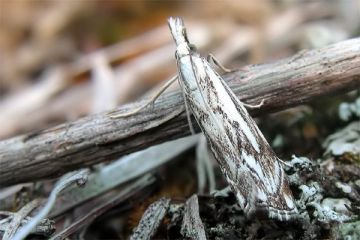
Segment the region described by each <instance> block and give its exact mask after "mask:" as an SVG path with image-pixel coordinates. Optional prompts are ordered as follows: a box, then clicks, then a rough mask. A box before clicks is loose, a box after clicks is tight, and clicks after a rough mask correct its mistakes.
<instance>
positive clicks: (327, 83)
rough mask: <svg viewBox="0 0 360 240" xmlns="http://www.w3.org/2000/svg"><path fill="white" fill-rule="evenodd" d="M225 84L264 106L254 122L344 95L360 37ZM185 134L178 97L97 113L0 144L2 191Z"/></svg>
mask: <svg viewBox="0 0 360 240" xmlns="http://www.w3.org/2000/svg"><path fill="white" fill-rule="evenodd" d="M224 78H225V80H226V81H227V82H228V83H229V85H230V86H231V88H232V90H233V91H234V92H235V94H236V95H237V96H238V97H239V98H240V99H241V100H243V101H244V102H247V103H250V104H256V103H259V102H260V101H261V100H262V99H264V100H265V103H264V105H263V107H261V109H253V110H251V114H252V115H253V116H259V115H261V114H266V113H269V112H274V111H278V110H281V109H285V108H289V107H292V106H295V105H299V104H302V103H305V102H309V101H311V100H312V99H314V98H317V97H319V96H323V95H331V94H336V93H340V92H345V91H348V90H351V89H355V88H357V87H360V38H356V39H352V40H347V41H343V42H340V43H338V44H334V45H330V46H327V47H324V48H322V49H318V50H312V51H304V52H301V53H299V54H297V55H295V56H293V57H291V58H288V59H283V60H280V61H277V62H274V63H270V64H262V65H251V66H248V67H247V68H245V69H243V70H242V71H237V72H233V73H230V74H227V75H225V76H224ZM143 103H144V102H143V101H141V102H137V103H134V104H129V105H126V106H123V107H121V108H119V110H118V111H119V112H124V111H129V110H131V109H133V108H134V107H137V106H139V105H141V104H143ZM189 134H190V133H189V127H188V123H187V121H186V114H185V112H184V103H183V99H182V95H181V93H180V92H179V91H177V92H172V93H168V94H164V95H163V96H161V97H160V98H159V99H158V100H157V101H156V103H155V105H154V107H149V108H148V109H146V110H144V111H141V112H140V113H138V114H136V115H134V116H131V117H127V118H122V119H111V118H109V117H108V116H106V115H105V114H98V115H93V116H88V117H86V118H82V119H79V120H77V121H75V122H70V123H67V124H62V125H59V126H57V127H54V128H50V129H47V130H44V131H40V132H35V133H31V134H27V135H22V136H18V137H14V138H11V139H8V140H4V141H1V142H0V186H6V185H11V184H15V183H19V182H26V181H35V180H38V179H42V178H48V177H55V176H58V175H60V174H63V173H64V172H67V171H70V170H73V169H76V168H80V167H85V166H90V165H93V164H95V163H99V162H103V161H109V160H113V159H115V158H118V157H119V156H121V155H124V154H127V153H131V152H134V151H138V150H140V149H143V148H146V147H149V146H151V145H154V144H157V143H161V142H165V141H169V140H171V139H176V138H179V137H183V136H186V135H189Z"/></svg>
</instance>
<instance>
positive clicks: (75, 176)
mask: <svg viewBox="0 0 360 240" xmlns="http://www.w3.org/2000/svg"><path fill="white" fill-rule="evenodd" d="M88 174H89V170H87V169H85V170H80V171H77V172H73V173H68V174H66V175H65V176H63V177H62V178H61V179H60V180H59V181H58V182H57V183H56V185H55V188H54V189H53V190H52V192H51V193H50V196H49V198H48V200H47V202H46V204H45V206H44V207H43V208H42V209H41V210H40V211H39V212H38V213H37V215H36V216H34V217H33V218H32V220H31V221H29V222H28V223H27V224H26V225H25V226H23V227H22V228H20V229H19V231H18V232H17V233H16V235H15V236H14V237H13V239H14V240H22V239H24V238H25V237H26V236H27V235H28V234H29V233H31V231H32V230H33V229H34V228H35V227H36V225H38V223H39V222H40V221H41V220H42V219H44V218H45V217H46V216H47V215H48V213H49V212H50V210H51V208H52V207H53V206H54V203H55V200H56V197H57V195H58V194H59V193H60V192H61V191H62V190H63V189H65V188H66V187H68V186H69V185H71V184H73V183H77V184H80V185H83V184H85V182H86V180H87V176H88Z"/></svg>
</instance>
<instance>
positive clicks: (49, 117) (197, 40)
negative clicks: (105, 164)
mask: <svg viewBox="0 0 360 240" xmlns="http://www.w3.org/2000/svg"><path fill="white" fill-rule="evenodd" d="M359 9H360V1H358V0H342V1H296V0H277V1H264V0H253V1H233V0H224V1H142V0H137V1H122V0H121V1H120V0H119V1H116V0H112V1H100V0H98V1H92V0H91V1H90V0H89V1H70V0H65V1H64V0H63V1H60V0H49V1H42V0H36V1H32V0H14V1H10V0H1V1H0V61H1V62H0V113H1V114H0V126H1V128H0V139H4V138H9V137H11V136H14V135H17V134H20V133H24V132H28V131H32V130H38V129H43V128H46V127H49V126H53V125H55V124H59V123H62V122H65V121H71V120H74V119H77V118H79V117H82V116H85V115H87V114H92V113H97V112H102V111H106V110H109V109H112V108H114V107H115V106H117V105H120V104H124V103H126V102H129V101H133V100H135V99H136V98H139V97H141V96H143V95H144V94H145V93H146V92H148V91H149V90H150V89H152V88H154V87H156V86H158V85H159V84H161V83H162V82H163V81H164V80H166V79H168V78H169V77H170V76H172V75H174V74H175V72H176V64H175V59H174V50H175V44H174V43H173V41H172V38H171V36H170V33H169V31H168V28H167V18H168V17H169V16H182V17H183V18H184V20H185V24H186V26H187V29H188V35H189V38H190V41H192V42H193V43H194V44H195V45H196V46H197V47H198V48H199V50H200V52H201V53H203V54H204V55H206V54H207V53H213V54H214V55H215V56H216V57H217V58H218V59H219V60H220V61H221V62H222V63H223V64H225V66H227V67H230V68H240V67H242V66H244V65H247V64H250V63H261V62H267V61H272V60H274V59H279V58H283V57H287V56H291V55H293V54H295V53H296V52H298V51H300V50H301V49H311V48H318V47H321V46H324V45H327V44H330V43H334V42H338V41H341V40H344V39H347V38H351V37H353V36H356V35H358V34H359V24H360V15H359V12H360V11H359ZM173 87H176V85H175V86H173Z"/></svg>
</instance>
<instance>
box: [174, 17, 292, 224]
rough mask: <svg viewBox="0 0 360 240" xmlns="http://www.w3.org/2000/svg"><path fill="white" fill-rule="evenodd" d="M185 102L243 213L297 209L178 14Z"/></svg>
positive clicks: (281, 213)
mask: <svg viewBox="0 0 360 240" xmlns="http://www.w3.org/2000/svg"><path fill="white" fill-rule="evenodd" d="M169 27H170V30H171V33H172V35H173V37H174V39H175V42H176V45H177V48H176V59H177V65H178V72H179V80H180V85H181V86H182V89H183V92H184V96H185V101H186V102H187V103H188V105H189V108H190V110H191V112H192V114H193V115H194V117H195V119H196V121H197V122H198V124H199V126H200V128H201V130H202V132H203V133H204V134H205V136H206V138H207V140H208V141H209V143H210V148H211V150H212V152H213V154H214V156H215V158H216V160H217V161H218V163H219V166H220V168H221V170H222V172H223V174H224V175H225V178H226V180H227V182H228V183H229V185H230V186H231V188H232V190H233V192H234V193H235V195H236V197H237V199H238V202H239V204H240V206H241V207H242V208H243V209H244V211H245V213H246V214H247V215H248V216H251V215H253V214H257V215H265V216H267V217H270V218H275V219H278V220H287V219H289V218H292V217H294V216H295V215H296V214H297V209H296V206H295V204H294V200H293V197H292V194H291V191H290V189H289V186H288V183H287V179H286V175H285V173H284V170H283V169H282V166H281V165H280V162H279V161H278V158H277V156H276V155H275V153H274V152H273V150H272V149H271V147H270V145H269V144H268V143H267V141H266V139H265V138H264V136H263V134H262V133H261V131H260V130H259V129H258V127H257V125H256V123H255V121H254V120H253V119H252V118H251V116H250V115H249V114H248V112H247V110H246V108H245V107H244V105H243V104H242V103H241V102H240V101H239V100H238V99H237V98H236V96H235V95H234V94H233V92H232V91H231V90H230V88H229V87H228V86H227V85H226V83H225V82H224V80H223V79H222V78H221V77H220V76H219V74H217V73H216V72H215V71H214V70H213V68H212V67H211V65H210V64H209V63H208V61H207V60H206V59H204V58H202V57H200V55H199V54H198V53H197V52H195V51H194V50H193V48H191V47H190V44H189V42H188V39H187V35H186V31H185V27H184V25H183V22H182V20H181V19H180V18H169Z"/></svg>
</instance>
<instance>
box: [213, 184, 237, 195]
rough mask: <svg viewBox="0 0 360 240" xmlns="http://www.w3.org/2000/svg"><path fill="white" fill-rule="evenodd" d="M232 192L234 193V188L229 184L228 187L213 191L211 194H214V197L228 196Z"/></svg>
mask: <svg viewBox="0 0 360 240" xmlns="http://www.w3.org/2000/svg"><path fill="white" fill-rule="evenodd" d="M230 193H232V190H231V188H230V186H227V187H226V188H223V189H221V190H215V191H213V192H211V195H213V196H214V197H228V196H229V194H230Z"/></svg>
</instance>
